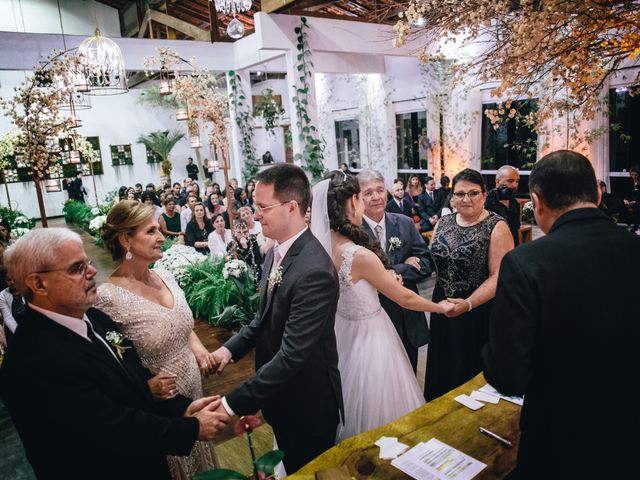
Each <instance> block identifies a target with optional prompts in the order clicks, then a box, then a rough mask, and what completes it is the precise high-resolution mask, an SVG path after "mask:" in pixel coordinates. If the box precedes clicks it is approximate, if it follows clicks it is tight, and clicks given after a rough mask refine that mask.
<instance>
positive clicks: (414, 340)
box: [358, 170, 433, 371]
mask: <svg viewBox="0 0 640 480" xmlns="http://www.w3.org/2000/svg"><path fill="white" fill-rule="evenodd" d="M358 182H359V183H360V195H362V199H363V200H364V222H363V223H362V229H363V230H364V231H365V232H366V233H367V235H369V238H371V239H372V240H378V241H379V242H380V246H381V247H382V248H383V250H384V251H385V253H386V254H387V256H388V257H389V259H390V260H391V264H392V265H393V269H394V270H395V272H396V273H398V274H399V275H402V280H403V282H404V286H405V287H407V288H408V289H410V290H413V291H414V292H416V293H418V286H417V283H418V282H420V281H423V280H425V279H426V278H427V277H429V275H431V273H432V271H433V268H432V263H431V262H432V260H431V254H430V253H429V249H428V248H427V245H426V243H425V241H424V239H423V238H422V236H421V235H420V233H419V232H418V230H417V229H416V227H415V224H414V222H413V219H411V218H409V217H407V216H406V215H402V214H399V213H390V212H385V206H386V204H387V189H386V188H385V184H384V177H383V176H382V174H381V173H380V172H377V171H375V170H363V171H361V172H360V173H359V174H358ZM380 303H381V304H382V307H383V308H384V309H385V311H386V312H387V314H388V315H389V317H390V318H391V321H392V322H393V325H394V326H395V327H396V330H397V331H398V335H400V339H401V340H402V344H403V345H404V348H405V350H406V351H407V355H408V356H409V360H410V361H411V365H412V366H413V370H414V371H415V370H416V369H417V365H418V348H419V347H421V346H422V345H426V344H427V343H428V342H429V327H428V325H427V320H426V318H425V316H424V313H422V312H414V311H411V310H406V309H404V308H402V307H400V306H399V305H398V304H397V303H395V302H393V301H391V300H390V299H388V298H387V297H385V296H384V295H380Z"/></svg>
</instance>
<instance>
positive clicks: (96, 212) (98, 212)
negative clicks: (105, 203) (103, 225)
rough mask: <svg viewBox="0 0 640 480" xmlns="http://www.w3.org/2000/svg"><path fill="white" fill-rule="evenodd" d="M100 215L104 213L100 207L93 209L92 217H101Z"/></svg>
mask: <svg viewBox="0 0 640 480" xmlns="http://www.w3.org/2000/svg"><path fill="white" fill-rule="evenodd" d="M100 213H102V212H101V211H100V207H93V208H92V209H91V215H100Z"/></svg>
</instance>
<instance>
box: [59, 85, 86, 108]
mask: <svg viewBox="0 0 640 480" xmlns="http://www.w3.org/2000/svg"><path fill="white" fill-rule="evenodd" d="M58 108H59V109H60V110H68V111H72V110H73V111H76V110H89V109H91V97H90V96H89V95H85V94H83V93H81V92H79V91H77V90H76V91H75V92H72V93H71V95H70V96H69V101H68V102H66V103H62V104H60V105H59V106H58Z"/></svg>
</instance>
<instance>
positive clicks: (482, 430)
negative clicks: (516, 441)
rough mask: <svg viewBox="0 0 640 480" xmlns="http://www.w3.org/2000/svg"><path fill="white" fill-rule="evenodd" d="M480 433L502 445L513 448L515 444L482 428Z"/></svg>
mask: <svg viewBox="0 0 640 480" xmlns="http://www.w3.org/2000/svg"><path fill="white" fill-rule="evenodd" d="M480 432H481V433H484V434H485V435H488V436H489V437H491V438H493V439H494V440H497V441H499V442H500V443H504V444H505V445H506V446H507V447H511V446H512V445H513V444H512V443H511V442H510V441H509V440H507V439H506V438H502V437H501V436H500V435H496V434H495V433H493V432H490V431H489V430H487V429H486V428H482V427H480Z"/></svg>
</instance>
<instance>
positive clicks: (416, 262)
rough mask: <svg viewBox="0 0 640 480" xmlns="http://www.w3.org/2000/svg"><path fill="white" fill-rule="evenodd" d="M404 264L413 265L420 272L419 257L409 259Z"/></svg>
mask: <svg viewBox="0 0 640 480" xmlns="http://www.w3.org/2000/svg"><path fill="white" fill-rule="evenodd" d="M404 263H406V264H407V265H411V266H412V267H413V268H415V269H416V270H420V259H419V258H418V257H409V258H407V259H406V260H405V261H404Z"/></svg>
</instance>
